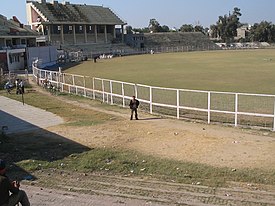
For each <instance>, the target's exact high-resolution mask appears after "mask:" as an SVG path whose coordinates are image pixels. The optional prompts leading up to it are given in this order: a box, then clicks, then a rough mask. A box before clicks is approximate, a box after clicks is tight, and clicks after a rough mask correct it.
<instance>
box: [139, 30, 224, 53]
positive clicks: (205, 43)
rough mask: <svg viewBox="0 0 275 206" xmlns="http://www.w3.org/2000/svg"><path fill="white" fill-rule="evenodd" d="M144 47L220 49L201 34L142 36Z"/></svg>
mask: <svg viewBox="0 0 275 206" xmlns="http://www.w3.org/2000/svg"><path fill="white" fill-rule="evenodd" d="M144 47H145V48H147V49H156V48H163V47H167V48H168V47H172V48H173V47H186V48H189V49H190V50H191V49H192V50H217V49H220V48H219V47H218V46H217V45H216V44H215V43H213V42H212V41H210V39H209V38H208V37H207V36H205V35H204V34H202V33H201V32H168V33H150V34H144Z"/></svg>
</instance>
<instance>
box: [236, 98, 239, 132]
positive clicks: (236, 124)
mask: <svg viewBox="0 0 275 206" xmlns="http://www.w3.org/2000/svg"><path fill="white" fill-rule="evenodd" d="M238 97H239V96H238V94H235V127H237V126H238V102H239V100H238Z"/></svg>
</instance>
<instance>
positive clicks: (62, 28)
mask: <svg viewBox="0 0 275 206" xmlns="http://www.w3.org/2000/svg"><path fill="white" fill-rule="evenodd" d="M60 34H61V44H64V25H63V24H62V25H60Z"/></svg>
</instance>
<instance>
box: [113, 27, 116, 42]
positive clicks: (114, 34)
mask: <svg viewBox="0 0 275 206" xmlns="http://www.w3.org/2000/svg"><path fill="white" fill-rule="evenodd" d="M113 32H114V33H113V36H114V39H115V38H116V26H114V31H113Z"/></svg>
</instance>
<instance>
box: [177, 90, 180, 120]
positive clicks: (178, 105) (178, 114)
mask: <svg viewBox="0 0 275 206" xmlns="http://www.w3.org/2000/svg"><path fill="white" fill-rule="evenodd" d="M177 118H178V119H179V118H180V90H179V89H177Z"/></svg>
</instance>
